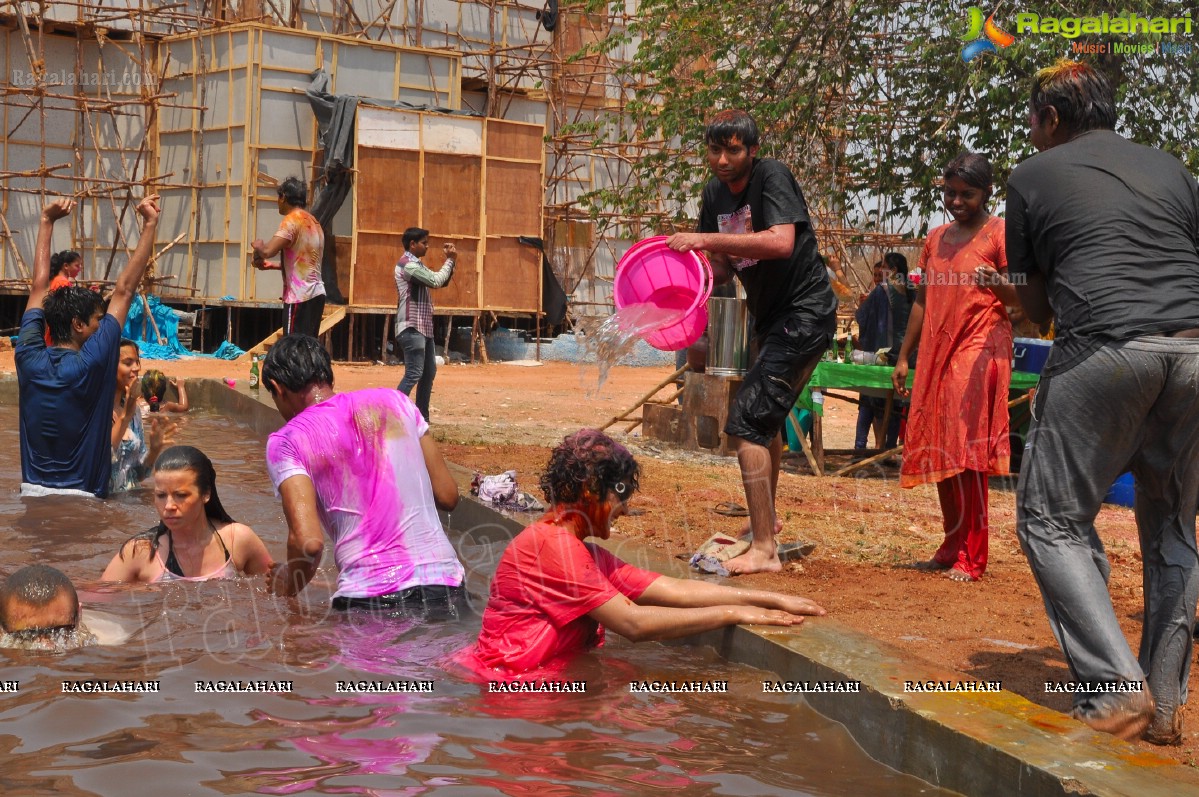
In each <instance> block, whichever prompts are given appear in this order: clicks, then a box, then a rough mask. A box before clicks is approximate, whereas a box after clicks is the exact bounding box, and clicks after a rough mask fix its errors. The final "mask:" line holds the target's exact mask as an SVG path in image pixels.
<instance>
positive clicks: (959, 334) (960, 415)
mask: <svg viewBox="0 0 1199 797" xmlns="http://www.w3.org/2000/svg"><path fill="white" fill-rule="evenodd" d="M944 177H945V186H944V190H945V209H946V210H947V211H949V214H950V215H951V216H953V222H952V223H950V224H946V225H944V226H942V227H938V228H937V229H935V230H933V231H932V232H931V233H929V236H928V239H927V240H926V241H925V244H924V249H923V251H922V252H921V253H920V268H921V269H922V270H923V272H924V280H923V282H922V283H921V285H920V290H919V293H918V295H917V297H916V302H915V304H914V305H913V307H912V315H911V318H910V319H909V321H908V334H907V336H906V338H905V339H904V343H903V347H902V348H901V350H900V353H899V363H898V365H897V366H896V367H895V371H894V373H893V374H892V380H893V382H894V384H895V389H896V391H897V392H898V393H899V394H900V395H904V396H906V395H908V393H909V391H908V390H907V389H906V383H907V375H908V366H907V363H908V355H909V354H910V353H911V349H912V348H913V347H914V346H915V345H916V342H917V341H919V345H920V349H919V358H920V359H919V362H918V363H917V368H916V378H915V383H914V385H913V387H912V390H911V391H910V394H911V397H912V403H911V409H910V410H909V413H908V425H907V434H906V437H905V441H904V452H903V468H902V470H901V471H900V477H899V484H900V486H901V487H915V486H916V485H918V484H924V483H927V482H936V484H937V492H938V495H939V497H940V500H941V512H942V514H943V515H944V525H945V540H944V542H942V543H941V547H940V548H939V549H938V550H937V552H936V554H934V555H933V558H932V560H931V561H929V562H922V563H920V564H919V565H917V567H919V568H921V569H928V570H947V571H948V575H949V576H950V578H953V579H955V580H957V581H976V580H978V578H979V577H980V576H981V575H982V574H983V571H984V570H986V568H987V535H988V529H987V477H988V476H989V475H1004V474H1006V473H1008V459H1009V455H1010V453H1011V452H1010V448H1009V446H1008V410H1007V400H1008V399H1007V396H1008V385H1009V383H1010V382H1011V377H1012V366H1011V360H1012V325H1011V322H1010V321H1008V316H1007V311H1006V309H1005V307H1004V305H1005V304H1015V303H1016V294H1015V289H1014V288H1013V287H1012V286H1011V285H1010V284H1009V283H1008V281H1007V277H1006V272H1007V256H1006V255H1005V253H1004V229H1003V219H1000V218H998V217H995V216H992V215H991V214H990V213H989V212H988V211H987V207H986V205H987V201H988V200H989V199H990V197H991V182H992V173H991V164H990V163H989V162H988V161H987V159H986V158H984V157H982V156H981V155H975V154H973V153H966V154H964V155H960V156H958V157H957V158H955V159H954V160H953V161H952V162H951V163H950V164H949V166H948V167H946V169H945V174H944Z"/></svg>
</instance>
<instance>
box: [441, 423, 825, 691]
mask: <svg viewBox="0 0 1199 797" xmlns="http://www.w3.org/2000/svg"><path fill="white" fill-rule="evenodd" d="M639 474H640V467H639V466H638V465H637V462H636V460H634V459H633V455H632V454H630V453H629V451H628V449H626V448H625V447H624V446H622V445H620V444H619V443H617V442H615V441H614V440H612V438H610V437H608V436H607V435H605V434H604V433H603V432H598V431H596V430H594V429H584V430H582V431H581V432H577V433H576V434H573V435H571V436H570V437H567V438H566V439H565V440H563V441H562V442H561V443H560V444H559V445H558V447H557V448H555V449H554V451H553V454H552V455H551V456H550V461H549V464H548V465H547V466H546V470H545V473H544V474H543V475H542V477H541V487H542V489H543V490H544V491H545V497H546V500H547V501H549V502H550V503H551V504H552V506H551V507H550V510H549V511H548V512H547V513H546V514H545V516H544V517H542V518H541V519H540V520H539V521H537V522H536V523H534V524H533V525H531V526H529V527H528V528H526V529H525V530H524V531H522V532H521V533H520V534H518V535H517V536H516V538H515V539H514V540H513V541H512V542H511V543H510V544H509V545H508V548H507V550H505V551H504V555H503V556H502V557H501V558H500V563H499V566H498V567H497V568H496V571H495V577H494V578H493V579H492V582H491V596H490V598H489V599H488V601H487V609H486V611H484V613H483V627H482V628H481V629H480V630H479V639H478V641H477V642H476V643H475V644H474V645H472V646H471V647H469V648H466V649H465V650H463V651H460V652H459V654H458V655H457V657H456V660H457V661H458V662H460V663H461V664H463V665H464V666H466V667H467V668H468V669H470V670H472V671H473V672H474V673H476V674H477V675H479V676H481V677H483V678H487V679H497V678H498V679H503V680H512V679H520V678H534V677H544V675H546V674H550V673H553V672H555V671H556V670H557V669H558V667H560V666H562V665H564V664H565V662H566V661H567V660H568V659H569V657H570V656H572V655H574V654H576V653H579V652H580V651H583V650H586V649H588V648H591V647H596V646H598V645H600V644H602V643H603V639H604V627H605V626H606V627H608V628H610V629H612V630H613V631H615V632H616V633H618V634H620V635H621V636H624V637H627V638H628V639H631V640H633V641H634V642H636V641H640V640H644V639H673V638H675V637H681V636H687V635H688V634H695V633H699V632H701V631H708V630H711V629H713V628H723V627H724V626H726V625H735V624H737V623H752V624H757V625H782V626H789V625H799V624H800V623H802V622H803V615H822V614H824V610H823V609H821V608H820V607H819V606H817V605H816V604H815V603H813V602H812V601H810V600H807V599H806V598H800V597H797V596H793V595H780V594H778V593H774V592H765V591H762V590H755V589H744V588H741V587H726V586H723V585H720V584H712V583H709V582H706V581H698V580H691V579H677V578H670V577H669V576H663V575H659V574H658V573H654V572H652V571H649V570H642V569H641V568H639V567H635V566H633V565H630V564H627V563H625V562H622V561H621V560H620V559H618V558H617V557H615V556H613V555H612V554H611V553H609V552H608V551H606V550H605V549H603V548H600V547H599V546H597V545H594V544H591V543H585V542H583V540H584V539H585V538H587V537H597V538H599V539H601V540H606V539H608V536H609V535H610V534H611V533H612V523H614V522H615V521H616V519H617V518H618V517H620V516H621V515H623V514H624V513H625V510H626V509H627V507H628V501H629V499H630V498H632V497H633V493H634V492H635V491H636V489H637V480H638V476H639Z"/></svg>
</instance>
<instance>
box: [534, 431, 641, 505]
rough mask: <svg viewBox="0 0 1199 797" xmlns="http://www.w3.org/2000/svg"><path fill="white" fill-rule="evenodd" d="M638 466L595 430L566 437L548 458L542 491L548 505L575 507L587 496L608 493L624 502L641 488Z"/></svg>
mask: <svg viewBox="0 0 1199 797" xmlns="http://www.w3.org/2000/svg"><path fill="white" fill-rule="evenodd" d="M640 475H641V466H639V465H638V464H637V460H635V459H633V455H632V454H631V453H629V450H628V449H627V448H625V447H624V446H622V445H621V444H620V443H617V442H616V441H615V440H613V439H612V438H611V437H608V435H606V434H604V433H603V432H601V431H598V430H596V429H583V430H582V431H579V432H575V433H574V434H572V435H570V436H568V437H566V438H565V439H564V440H563V441H562V442H561V443H559V444H558V445H557V447H556V448H555V449H554V450H553V452H552V453H551V454H550V461H549V462H548V463H547V464H546V466H545V472H544V473H542V474H541V491H542V493H544V494H545V500H547V501H549V502H550V503H551V504H577V503H580V502H581V501H583V499H584V498H585V497H586V496H587V495H588V494H590V495H592V496H596V497H598V498H599V499H601V500H602V499H603V498H604V497H605V496H607V495H608V492H609V491H610V490H614V491H616V493H617V495H619V496H620V497H621V498H623V499H626V500H627V499H628V498H630V497H631V496H632V495H633V493H634V492H636V491H637V488H638V487H639V486H640V485H639V483H638V477H639V476H640Z"/></svg>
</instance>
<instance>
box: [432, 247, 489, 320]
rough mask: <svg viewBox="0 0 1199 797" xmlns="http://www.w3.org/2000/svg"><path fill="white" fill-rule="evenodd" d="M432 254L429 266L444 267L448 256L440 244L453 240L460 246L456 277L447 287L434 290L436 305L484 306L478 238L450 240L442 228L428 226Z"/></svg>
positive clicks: (444, 306) (470, 307)
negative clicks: (480, 283)
mask: <svg viewBox="0 0 1199 797" xmlns="http://www.w3.org/2000/svg"><path fill="white" fill-rule="evenodd" d="M429 229H430V233H429V254H428V256H427V257H426V258H425V263H426V265H428V266H429V268H431V269H434V270H436V269H439V268H441V264H442V262H443V259H444V257H445V255H444V254H443V253H442V251H441V246H442V244H444V243H447V242H448V241H451V240H453V243H454V245H455V246H457V247H458V260H457V261H456V262H455V264H454V278H453V279H451V280H450V284H449V285H446V286H445V287H444V288H438V289H437V290H435V291H433V308H434V309H435V310H436V309H442V308H447V309H448V308H451V307H452V308H468V309H471V310H475V309H481V308H482V307H483V305H482V304H481V303H480V302H479V247H480V242H479V241H473V240H470V239H463V238H458V239H450V238H446V237H442V235H443V234H444V233H443V231H441V230H436V229H433V228H429Z"/></svg>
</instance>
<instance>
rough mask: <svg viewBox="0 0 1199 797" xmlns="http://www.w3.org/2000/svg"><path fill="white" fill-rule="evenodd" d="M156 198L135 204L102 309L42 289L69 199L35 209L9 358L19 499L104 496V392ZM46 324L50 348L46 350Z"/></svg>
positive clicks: (72, 291)
mask: <svg viewBox="0 0 1199 797" xmlns="http://www.w3.org/2000/svg"><path fill="white" fill-rule="evenodd" d="M157 200H158V196H157V195H154V196H148V197H146V198H145V199H143V200H142V201H141V202H140V203H139V204H138V206H137V212H138V215H140V216H141V217H142V220H143V222H144V225H143V227H142V233H141V237H139V238H138V241H137V248H136V249H134V251H133V254H132V255H131V256H130V258H129V263H128V264H127V265H126V266H125V268H124V269H123V270H122V271H121V273H120V275H119V276H118V277H117V283H116V288H115V289H114V291H113V294H112V298H111V299H110V300H109V303H108V312H107V314H105V313H104V311H103V301H102V300H101V298H100V296H99V295H98V294H96V293H95V292H94V291H90V290H88V289H86V288H80V287H66V288H59V289H58V290H56V291H53V292H47V288H48V286H49V284H50V240H51V238H52V236H53V232H54V222H56V221H58V220H59V219H61V218H63V217H65V216H67V215H68V214H70V212H71V210H72V209H73V208H74V207H75V201H74V200H73V199H56V200H54V201H53V202H50V203H49V204H48V205H46V207H45V208H44V209H43V210H42V217H41V222H40V224H39V225H38V234H37V249H36V251H35V252H34V265H33V282H32V284H31V286H30V289H29V303H28V304H27V305H26V306H25V314H24V315H23V316H22V317H21V330H20V333H19V335H18V338H17V347H16V351H15V355H16V365H17V384H18V387H19V390H20V399H19V403H20V429H21V494H22V495H44V494H47V493H68V494H79V495H94V496H97V497H100V498H103V497H105V495H107V493H108V480H109V473H110V471H111V469H112V440H111V439H110V438H111V436H112V409H111V407H112V403H111V402H112V395H113V392H114V391H115V390H116V370H117V369H116V365H117V352H118V347H119V344H120V340H121V328H122V327H123V326H124V325H125V316H126V315H127V314H128V313H129V305H130V304H131V303H132V302H133V296H134V294H135V292H136V291H137V286H138V284H139V283H140V282H141V280H142V276H143V275H144V274H145V271H146V265H147V264H148V263H149V262H150V254H151V251H152V249H153V247H154V234H155V231H156V230H157V228H158V205H157V204H156V203H157ZM47 327H49V330H50V339H51V340H52V341H53V345H51V346H49V347H47V346H46V341H45V330H46V328H47Z"/></svg>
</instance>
